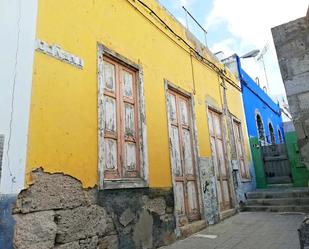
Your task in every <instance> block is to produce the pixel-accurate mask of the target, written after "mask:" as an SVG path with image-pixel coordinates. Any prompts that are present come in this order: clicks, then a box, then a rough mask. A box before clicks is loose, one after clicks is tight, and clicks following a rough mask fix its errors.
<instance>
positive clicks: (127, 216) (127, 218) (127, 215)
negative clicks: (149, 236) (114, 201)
mask: <svg viewBox="0 0 309 249" xmlns="http://www.w3.org/2000/svg"><path fill="white" fill-rule="evenodd" d="M134 218H135V214H134V213H133V212H132V211H131V209H130V208H127V209H126V210H125V211H124V212H123V213H122V214H121V216H120V217H119V222H120V224H121V225H123V226H124V227H126V226H127V225H128V224H129V223H130V222H131V221H133V220H134Z"/></svg>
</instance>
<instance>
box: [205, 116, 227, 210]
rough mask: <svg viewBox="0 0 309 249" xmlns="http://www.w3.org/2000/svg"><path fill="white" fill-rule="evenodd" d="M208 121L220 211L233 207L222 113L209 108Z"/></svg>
mask: <svg viewBox="0 0 309 249" xmlns="http://www.w3.org/2000/svg"><path fill="white" fill-rule="evenodd" d="M208 123H209V134H210V145H211V152H212V160H213V165H214V169H215V175H216V178H217V195H218V202H219V206H220V212H223V211H225V210H228V209H230V208H232V203H231V190H230V182H229V178H228V171H227V163H226V160H225V151H226V148H225V144H224V139H223V133H222V125H221V116H220V114H219V113H217V112H215V111H212V110H209V115H208Z"/></svg>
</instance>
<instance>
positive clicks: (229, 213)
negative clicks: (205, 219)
mask: <svg viewBox="0 0 309 249" xmlns="http://www.w3.org/2000/svg"><path fill="white" fill-rule="evenodd" d="M234 214H236V209H235V208H232V209H228V210H224V211H222V212H220V221H222V220H225V219H227V218H230V217H231V216H233V215H234Z"/></svg>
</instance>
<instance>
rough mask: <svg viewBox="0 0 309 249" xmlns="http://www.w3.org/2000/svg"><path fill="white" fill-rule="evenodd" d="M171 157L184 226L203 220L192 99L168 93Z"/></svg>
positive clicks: (177, 206) (176, 200)
mask: <svg viewBox="0 0 309 249" xmlns="http://www.w3.org/2000/svg"><path fill="white" fill-rule="evenodd" d="M167 101H168V117H169V125H170V127H169V131H170V134H169V136H170V146H171V148H170V157H171V167H172V172H173V179H174V182H175V183H176V187H175V208H176V213H177V215H178V221H179V224H180V225H185V224H187V223H188V222H191V221H194V220H197V219H200V210H199V199H198V191H197V181H196V172H195V163H196V161H195V156H194V150H193V142H192V141H193V139H192V114H191V113H192V111H191V108H190V104H189V103H190V100H189V98H187V97H185V96H183V95H182V94H180V93H178V92H175V91H172V90H169V91H168V98H167Z"/></svg>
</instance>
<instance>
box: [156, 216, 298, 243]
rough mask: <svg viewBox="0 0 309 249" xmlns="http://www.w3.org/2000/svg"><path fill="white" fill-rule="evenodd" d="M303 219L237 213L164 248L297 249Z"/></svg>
mask: <svg viewBox="0 0 309 249" xmlns="http://www.w3.org/2000/svg"><path fill="white" fill-rule="evenodd" d="M303 218H304V215H303V214H297V213H294V214H292V213H282V214H280V213H262V212H260V213H247V212H245V213H240V214H238V215H236V216H234V217H232V218H230V219H227V220H225V221H223V222H221V223H220V224H218V225H215V226H209V227H208V228H206V229H205V230H203V231H201V232H199V233H197V234H194V235H192V236H191V237H189V238H187V239H185V240H181V241H178V242H176V243H175V244H173V245H171V246H168V247H163V248H164V249H176V248H177V249H232V248H233V249H299V248H300V246H299V241H298V233H297V229H298V227H299V225H300V223H301V221H302V220H303ZM209 237H210V238H209ZM214 237H216V238H214ZM163 248H162V249H163Z"/></svg>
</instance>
